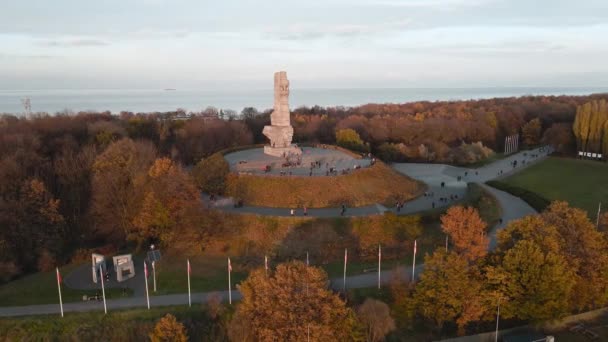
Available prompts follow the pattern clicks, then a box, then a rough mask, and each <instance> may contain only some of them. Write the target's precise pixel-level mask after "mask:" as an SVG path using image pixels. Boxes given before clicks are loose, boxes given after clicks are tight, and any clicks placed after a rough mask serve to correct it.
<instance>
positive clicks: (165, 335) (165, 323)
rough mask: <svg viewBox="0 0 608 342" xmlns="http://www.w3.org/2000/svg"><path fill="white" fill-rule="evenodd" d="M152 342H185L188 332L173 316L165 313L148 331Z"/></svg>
mask: <svg viewBox="0 0 608 342" xmlns="http://www.w3.org/2000/svg"><path fill="white" fill-rule="evenodd" d="M150 340H152V342H187V341H188V334H187V333H186V328H185V327H184V325H183V324H181V323H180V322H178V321H177V319H176V318H175V316H173V315H171V314H166V315H165V317H163V318H161V319H159V320H158V322H156V325H154V330H153V331H152V333H150Z"/></svg>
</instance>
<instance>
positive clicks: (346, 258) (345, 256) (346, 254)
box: [344, 248, 348, 292]
mask: <svg viewBox="0 0 608 342" xmlns="http://www.w3.org/2000/svg"><path fill="white" fill-rule="evenodd" d="M347 261H348V249H346V248H344V292H346V263H347Z"/></svg>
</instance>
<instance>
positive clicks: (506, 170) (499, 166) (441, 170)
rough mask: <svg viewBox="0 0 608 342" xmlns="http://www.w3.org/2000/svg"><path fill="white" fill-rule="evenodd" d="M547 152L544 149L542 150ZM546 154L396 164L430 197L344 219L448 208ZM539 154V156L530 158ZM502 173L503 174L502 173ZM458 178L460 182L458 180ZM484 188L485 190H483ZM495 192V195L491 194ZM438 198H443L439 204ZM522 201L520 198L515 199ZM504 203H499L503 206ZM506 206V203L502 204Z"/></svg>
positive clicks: (223, 204) (227, 204)
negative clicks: (477, 162)
mask: <svg viewBox="0 0 608 342" xmlns="http://www.w3.org/2000/svg"><path fill="white" fill-rule="evenodd" d="M545 149H547V148H545ZM547 154H548V153H547V152H546V151H545V152H540V148H539V149H535V150H531V151H523V152H519V153H516V154H514V155H511V156H509V157H507V158H504V159H501V160H497V161H495V162H494V163H492V164H488V165H486V166H483V167H480V168H478V169H470V168H463V167H455V166H450V165H444V164H413V163H395V164H392V165H391V166H392V167H393V168H394V169H395V170H397V171H398V172H401V173H403V174H405V175H407V176H409V177H411V178H414V179H416V180H419V181H422V182H424V183H426V184H427V186H428V190H427V193H431V194H433V196H420V197H418V198H415V199H413V200H411V201H408V202H406V204H405V207H404V208H403V209H401V210H400V211H399V212H397V210H396V208H394V207H385V206H383V205H381V204H373V205H368V206H363V207H355V208H347V209H346V212H345V214H344V216H346V217H355V216H369V215H376V214H382V213H384V212H386V211H391V212H394V213H396V214H399V215H408V214H413V213H417V212H420V211H425V210H429V209H432V208H433V204H434V205H435V207H436V208H441V207H447V206H450V205H452V204H453V202H454V201H455V200H452V199H450V198H451V196H452V197H454V198H458V199H461V198H463V197H464V196H465V195H466V193H467V183H478V184H482V183H485V182H487V181H489V180H493V179H497V178H501V177H506V176H508V175H511V174H513V173H515V172H518V171H521V170H523V169H525V168H526V167H528V166H529V165H531V164H533V163H535V162H537V161H539V160H542V159H544V158H545V157H546V156H547ZM533 155H538V157H532V156H533ZM514 161H517V167H513V166H512V163H513V162H514ZM501 172H502V173H501ZM458 177H460V179H459V178H458ZM442 183H443V186H442ZM485 188H486V189H487V187H485ZM493 193H494V192H493ZM440 198H445V199H446V200H445V201H441V200H440ZM204 199H205V201H206V203H208V205H210V206H211V207H213V208H215V209H218V210H222V211H225V212H229V213H243V214H245V213H246V214H256V215H262V216H283V217H285V216H290V215H291V209H292V208H271V207H257V206H247V205H245V206H243V207H240V208H235V207H234V202H233V201H232V199H230V198H220V199H219V200H217V201H216V202H215V204H212V203H211V202H209V200H208V197H206V196H205V198H204ZM503 199H504V200H505V201H510V200H511V198H508V197H503ZM515 201H519V202H523V201H521V200H519V199H517V200H515ZM502 204H503V203H501V205H502ZM504 204H505V205H507V204H506V203H504ZM293 209H295V215H296V216H303V212H302V208H293ZM340 212H341V208H309V209H308V215H307V216H308V217H323V218H326V217H340V216H341V215H340Z"/></svg>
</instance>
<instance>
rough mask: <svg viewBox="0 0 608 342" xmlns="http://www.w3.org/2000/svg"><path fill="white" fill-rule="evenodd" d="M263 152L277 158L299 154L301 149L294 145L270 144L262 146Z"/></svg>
mask: <svg viewBox="0 0 608 342" xmlns="http://www.w3.org/2000/svg"><path fill="white" fill-rule="evenodd" d="M264 153H265V154H267V155H269V156H273V157H279V158H286V157H289V156H294V155H297V156H299V155H301V154H302V149H300V148H299V147H297V146H295V145H291V146H287V147H272V146H268V145H267V146H264Z"/></svg>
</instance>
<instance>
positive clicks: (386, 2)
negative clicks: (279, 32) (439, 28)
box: [339, 0, 496, 10]
mask: <svg viewBox="0 0 608 342" xmlns="http://www.w3.org/2000/svg"><path fill="white" fill-rule="evenodd" d="M339 1H341V0H339ZM495 1H496V0H371V1H369V0H360V1H355V2H354V5H358V6H364V7H367V6H369V7H395V8H411V9H415V8H420V9H436V10H451V9H455V8H472V7H480V6H485V5H488V4H490V3H492V2H495ZM352 4H353V3H351V5H352Z"/></svg>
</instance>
